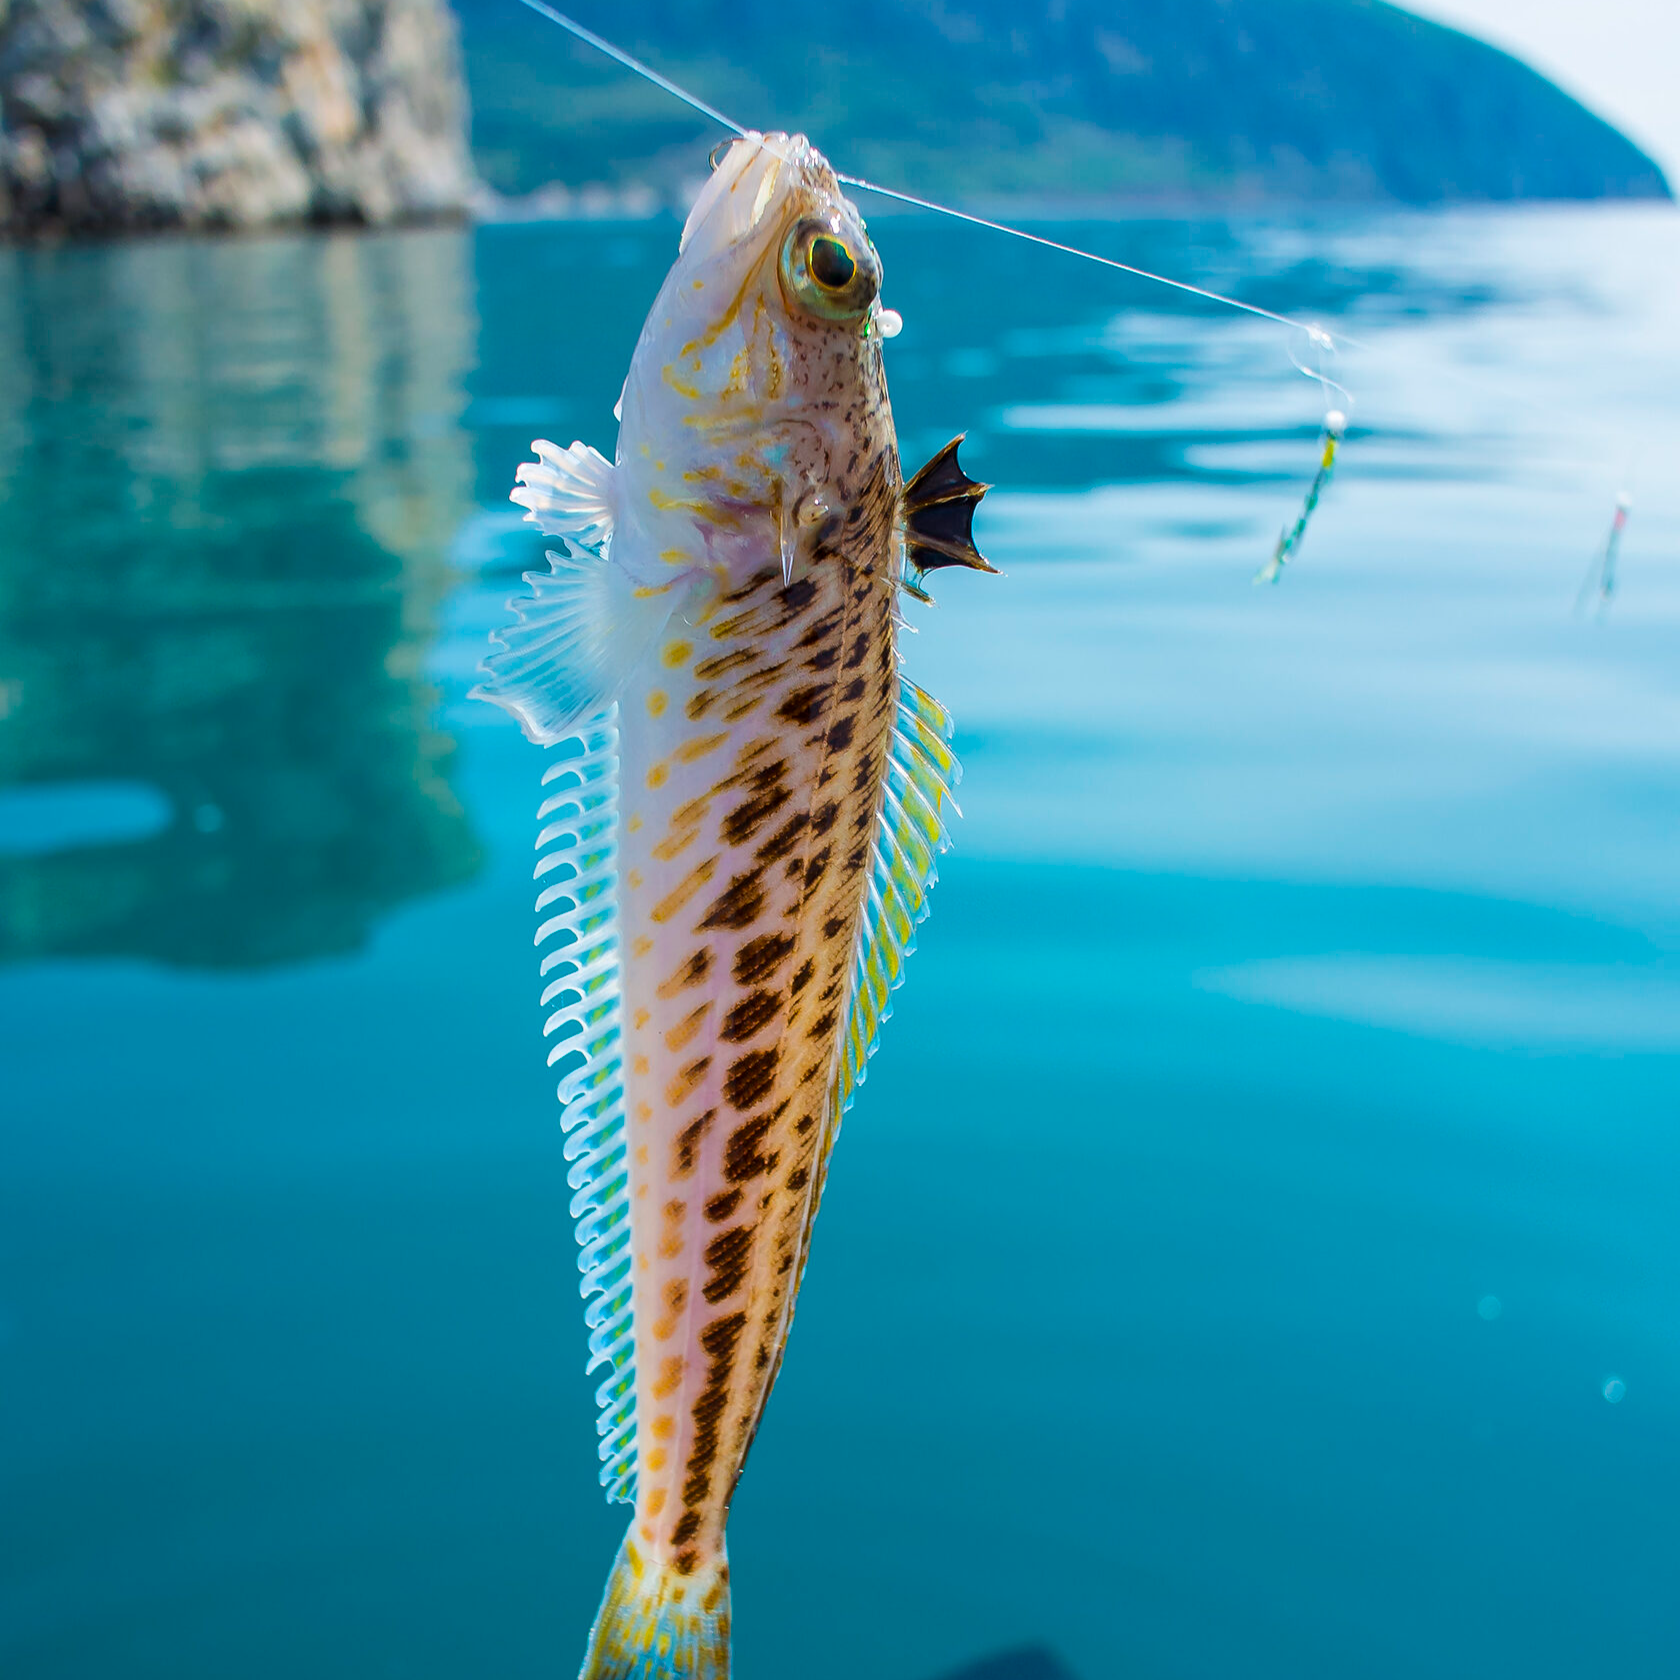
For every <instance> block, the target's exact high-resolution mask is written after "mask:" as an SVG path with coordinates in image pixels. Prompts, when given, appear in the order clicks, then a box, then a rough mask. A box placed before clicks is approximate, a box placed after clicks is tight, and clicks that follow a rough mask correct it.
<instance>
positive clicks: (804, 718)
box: [776, 683, 829, 724]
mask: <svg viewBox="0 0 1680 1680" xmlns="http://www.w3.org/2000/svg"><path fill="white" fill-rule="evenodd" d="M828 696H829V688H828V685H827V684H826V683H814V684H812V685H811V686H810V687H808V688H796V689H795V690H794V691H793V692H792V693H791V694H790V695H788V697H787V698H786V699H785V700H784V701H783V702H782V703H781V705H779V706H778V707H777V708H776V716H777V717H779V718H785V719H786V720H787V721H788V722H789V723H798V724H806V723H815V722H816V720H817V719H818V718H819V717H821V716H822V709H823V707H824V705H825V704H826V703H827V701H828Z"/></svg>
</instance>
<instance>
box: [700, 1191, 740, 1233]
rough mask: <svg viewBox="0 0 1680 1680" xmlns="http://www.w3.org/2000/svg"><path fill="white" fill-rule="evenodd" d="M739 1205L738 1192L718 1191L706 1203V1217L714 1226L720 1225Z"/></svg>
mask: <svg viewBox="0 0 1680 1680" xmlns="http://www.w3.org/2000/svg"><path fill="white" fill-rule="evenodd" d="M740 1205H741V1192H740V1191H739V1190H720V1191H719V1192H718V1193H717V1194H716V1195H715V1196H713V1197H712V1199H711V1200H710V1201H709V1202H707V1203H706V1217H707V1219H709V1220H710V1221H711V1222H712V1224H714V1225H721V1224H722V1223H723V1222H724V1220H726V1219H727V1218H728V1217H729V1216H730V1214H732V1213H733V1212H734V1211H735V1209H736V1208H737V1207H739V1206H740Z"/></svg>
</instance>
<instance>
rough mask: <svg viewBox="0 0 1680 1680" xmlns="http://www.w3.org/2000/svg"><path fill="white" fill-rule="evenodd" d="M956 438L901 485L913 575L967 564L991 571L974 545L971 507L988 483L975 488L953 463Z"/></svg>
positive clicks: (969, 479) (906, 553) (974, 484)
mask: <svg viewBox="0 0 1680 1680" xmlns="http://www.w3.org/2000/svg"><path fill="white" fill-rule="evenodd" d="M961 442H962V436H957V437H954V438H952V439H951V441H950V442H949V443H948V444H946V445H945V447H944V448H943V449H941V450H940V451H939V453H938V454H937V455H935V456H934V458H933V459H932V460H931V461H929V462H928V464H927V465H926V466H925V467H923V468H922V470H921V471H920V472H919V473H917V474H916V476H915V477H914V478H912V479H911V480H910V482H909V483H908V484H906V485H905V486H904V491H903V495H902V498H901V506H902V508H903V523H904V547H905V557H906V559H908V561H909V562H910V564H911V565H912V566H914V567H915V568H916V570H917V571H918V572H936V571H938V570H939V568H940V567H941V566H968V567H970V568H971V569H972V570H974V571H977V572H995V571H996V570H997V567H996V566H994V565H993V564H992V563H991V562H990V561H989V560H988V559H987V558H986V557H985V555H983V554H982V553H981V552H980V550H979V549H977V548H976V547H975V546H974V508H975V504H976V503H977V502H978V501H979V500H980V498H981V497H982V496H984V495H985V494H986V492H987V491H988V490H989V489H991V486H990V485H989V484H976V483H975V481H974V480H973V479H972V478H970V477H969V476H968V474H967V473H965V472H964V471H963V470H962V467H961V465H960V464H959V463H958V461H957V445H958V444H960V443H961Z"/></svg>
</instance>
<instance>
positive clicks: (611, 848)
mask: <svg viewBox="0 0 1680 1680" xmlns="http://www.w3.org/2000/svg"><path fill="white" fill-rule="evenodd" d="M543 786H544V788H545V789H546V790H548V791H547V795H546V797H545V798H544V800H543V803H542V805H541V806H540V808H539V809H538V812H537V821H538V823H539V824H541V825H542V826H541V829H540V832H539V833H538V835H537V850H538V852H539V853H540V854H541V855H540V856H539V858H538V860H537V866H536V870H535V878H536V880H537V881H538V882H539V883H541V890H540V891H539V893H538V895H537V914H538V915H539V917H541V918H542V919H541V921H540V923H539V926H538V928H537V935H536V944H537V948H538V949H539V950H541V951H543V953H544V955H543V958H542V977H543V980H544V982H545V984H544V987H543V993H542V1004H543V1007H544V1008H546V1009H550V1011H551V1012H550V1014H549V1016H548V1018H547V1019H546V1020H545V1021H544V1022H543V1035H544V1037H545V1038H548V1039H551V1040H552V1041H553V1042H552V1045H551V1047H550V1049H549V1053H548V1065H549V1066H550V1067H558V1068H559V1069H560V1082H559V1085H558V1088H557V1092H556V1094H557V1096H558V1097H559V1100H560V1105H561V1106H560V1125H561V1128H562V1130H563V1131H564V1132H565V1134H566V1147H565V1155H566V1159H567V1160H568V1161H569V1162H570V1163H571V1167H570V1170H569V1171H568V1173H567V1175H566V1182H567V1184H568V1185H569V1186H570V1187H571V1189H572V1192H573V1195H572V1203H571V1215H572V1218H573V1219H574V1220H576V1221H577V1240H578V1244H579V1253H578V1269H579V1270H580V1271H581V1272H582V1273H583V1279H582V1283H581V1284H580V1286H579V1287H580V1290H581V1293H582V1295H583V1298H584V1299H585V1301H587V1302H588V1306H587V1307H586V1308H585V1311H584V1321H585V1323H586V1324H587V1325H588V1327H589V1333H590V1334H589V1366H588V1369H589V1370H590V1371H596V1370H599V1369H600V1368H601V1367H602V1366H603V1365H604V1366H606V1367H607V1375H606V1377H605V1379H604V1380H603V1381H602V1383H601V1385H600V1387H599V1388H598V1389H597V1390H596V1394H595V1400H596V1404H597V1406H598V1407H599V1415H598V1416H597V1418H596V1424H595V1427H596V1431H597V1433H598V1434H599V1435H600V1437H601V1443H600V1456H601V1460H602V1466H601V1485H602V1486H603V1487H604V1488H605V1489H606V1490H607V1498H608V1500H609V1501H612V1502H617V1503H622V1504H633V1503H634V1501H635V1497H636V1335H635V1319H634V1310H633V1306H632V1298H631V1253H630V1171H629V1160H628V1144H627V1141H626V1138H625V1109H624V1045H623V1038H624V1035H623V1022H622V1014H623V1010H622V1002H621V1000H622V988H621V985H620V970H619V963H620V953H619V931H618V929H619V916H618V729H617V708H616V707H614V708H610V709H609V710H607V711H605V712H603V713H601V714H600V715H599V716H597V717H596V718H594V719H592V720H591V721H590V722H589V723H587V724H585V725H584V726H583V728H582V730H581V731H580V733H579V734H578V735H576V736H573V737H571V738H569V739H568V740H566V741H563V742H562V743H561V744H560V745H559V747H558V748H557V749H556V755H555V757H554V758H553V760H552V761H551V762H550V764H549V766H548V768H547V769H546V770H545V771H544V773H543Z"/></svg>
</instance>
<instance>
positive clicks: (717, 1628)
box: [578, 1534, 729, 1680]
mask: <svg viewBox="0 0 1680 1680" xmlns="http://www.w3.org/2000/svg"><path fill="white" fill-rule="evenodd" d="M578 1680H729V1561H728V1559H727V1558H726V1557H724V1556H723V1555H722V1554H721V1553H720V1554H719V1556H718V1557H717V1558H716V1559H715V1560H713V1561H712V1562H710V1563H706V1564H702V1565H700V1566H699V1567H698V1568H696V1569H695V1570H694V1571H693V1573H691V1574H687V1575H684V1574H681V1573H679V1572H678V1571H677V1570H676V1569H674V1568H672V1567H670V1566H669V1565H660V1564H657V1563H655V1562H654V1561H653V1560H652V1559H651V1558H649V1557H646V1556H645V1555H644V1554H643V1553H642V1552H641V1551H640V1550H639V1549H638V1547H637V1545H636V1542H635V1539H634V1538H633V1536H632V1535H629V1534H627V1535H626V1536H625V1537H624V1544H623V1545H622V1546H620V1547H619V1549H618V1558H617V1561H616V1562H615V1563H614V1564H613V1569H612V1574H611V1575H610V1576H608V1578H607V1590H606V1594H605V1596H603V1598H602V1599H601V1608H600V1610H599V1612H598V1613H597V1614H596V1617H595V1626H594V1627H593V1628H592V1629H591V1630H590V1634H589V1652H588V1655H586V1656H585V1657H584V1659H583V1671H582V1672H581V1673H580V1674H579V1676H578Z"/></svg>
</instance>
